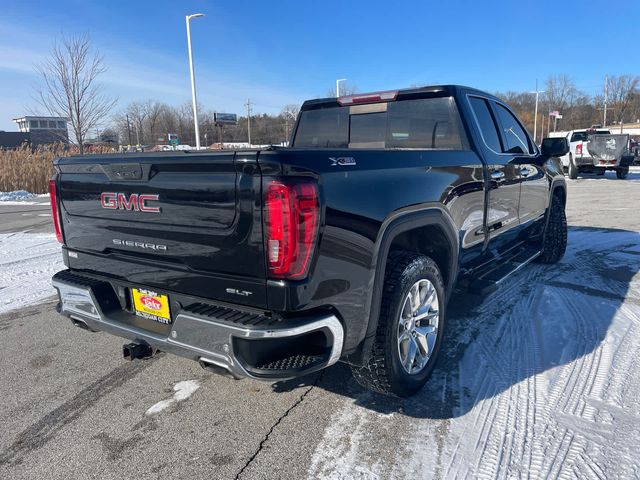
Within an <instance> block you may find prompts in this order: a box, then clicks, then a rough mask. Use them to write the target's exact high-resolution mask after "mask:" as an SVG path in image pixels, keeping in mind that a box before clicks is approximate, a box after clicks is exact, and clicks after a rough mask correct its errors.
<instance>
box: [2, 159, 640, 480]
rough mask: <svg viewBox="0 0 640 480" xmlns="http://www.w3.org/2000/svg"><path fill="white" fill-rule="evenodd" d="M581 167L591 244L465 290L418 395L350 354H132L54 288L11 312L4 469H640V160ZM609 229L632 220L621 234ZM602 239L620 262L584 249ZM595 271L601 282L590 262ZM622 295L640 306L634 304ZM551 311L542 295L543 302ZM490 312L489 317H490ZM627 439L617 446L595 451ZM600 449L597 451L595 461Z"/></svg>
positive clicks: (17, 220)
mask: <svg viewBox="0 0 640 480" xmlns="http://www.w3.org/2000/svg"><path fill="white" fill-rule="evenodd" d="M568 185H569V195H568V204H567V214H568V219H569V224H570V227H571V233H570V242H571V241H572V240H574V241H575V242H577V244H579V246H578V247H576V248H575V249H574V250H573V251H572V252H570V253H569V254H568V257H567V259H566V261H563V263H562V264H560V265H559V266H552V267H544V266H538V265H534V266H532V267H531V268H527V269H525V270H526V271H524V272H522V273H519V274H518V275H517V276H516V278H515V279H513V280H512V281H511V282H509V283H510V285H509V286H507V287H504V288H503V290H502V291H498V292H496V293H494V294H492V296H491V297H490V298H484V299H478V298H475V297H470V296H469V297H467V296H462V297H456V298H454V299H452V305H451V311H450V318H449V322H450V323H451V329H450V332H451V333H448V334H447V335H448V340H449V342H450V343H449V345H451V347H449V348H445V354H444V356H443V359H442V361H441V362H440V363H439V365H438V367H437V369H436V373H435V374H434V378H433V379H432V380H431V381H430V383H429V384H428V385H427V387H426V388H425V390H424V391H423V392H421V393H420V394H419V395H418V396H417V397H415V398H413V399H410V400H394V399H389V398H385V397H381V396H377V395H374V394H371V393H368V392H366V391H364V390H363V389H361V388H360V387H359V386H358V385H357V384H356V383H355V381H354V380H353V379H352V378H351V376H350V372H349V369H348V367H346V366H345V365H342V364H337V365H335V366H333V367H331V368H329V369H327V370H326V371H324V372H321V373H319V374H315V375H312V376H310V377H307V378H302V379H299V380H296V381H289V382H281V383H276V384H269V383H264V382H258V381H253V380H242V381H234V380H230V379H227V378H223V377H220V376H216V375H212V374H210V373H209V372H207V371H204V370H202V369H201V368H200V367H199V366H198V365H197V364H196V363H194V362H190V361H188V360H184V359H181V358H178V357H175V356H170V355H166V354H159V355H158V356H156V357H154V358H152V359H149V360H145V361H137V362H125V361H124V360H123V359H122V356H121V353H120V352H121V348H122V344H123V340H122V339H119V338H116V337H113V336H110V335H107V334H104V333H88V332H85V331H82V330H80V329H78V328H75V327H73V326H72V325H71V323H70V322H69V321H68V320H66V319H64V318H62V317H60V316H59V315H58V314H57V313H56V312H55V300H54V299H53V298H50V299H48V300H46V301H43V302H39V303H38V304H35V305H31V306H28V307H24V308H20V309H18V310H13V311H10V312H8V313H5V314H2V315H0V365H1V368H0V396H1V402H0V425H1V426H2V427H1V428H0V478H7V479H9V478H12V479H14V478H51V479H56V478H60V479H63V478H64V479H69V478H101V479H102V478H105V479H111V478H113V479H116V478H117V479H120V478H136V479H146V478H149V479H152V478H193V479H199V478H203V479H204V478H208V479H211V478H215V479H218V478H219V479H227V478H230V479H233V478H246V479H289V478H290V479H300V478H410V477H411V476H414V477H415V478H448V477H453V476H455V475H459V476H474V477H476V476H481V474H485V475H486V477H487V478H493V477H502V476H504V477H512V478H514V477H521V476H522V475H523V474H525V473H527V471H528V472H529V476H530V477H532V478H543V477H545V478H548V477H555V476H560V474H561V473H562V472H564V471H565V470H563V469H564V468H565V467H566V468H567V469H569V470H568V471H569V472H573V473H574V475H578V476H581V475H580V474H582V473H584V474H585V475H587V473H588V472H587V471H586V470H581V469H585V468H587V467H589V468H590V469H591V470H590V471H592V472H593V475H595V477H593V478H597V477H598V476H602V475H601V474H604V476H607V474H615V475H616V478H622V477H618V476H617V475H618V474H619V475H626V474H628V473H630V474H631V475H633V474H634V472H635V475H638V473H639V472H640V467H639V466H638V460H637V459H636V458H635V454H634V453H633V450H629V451H628V450H625V449H626V448H627V447H628V449H632V448H635V447H637V446H638V441H639V439H638V438H637V437H638V435H637V433H636V434H634V433H631V434H626V433H624V431H622V430H620V431H618V432H615V431H613V432H612V431H610V430H611V429H610V427H611V426H612V425H614V426H615V425H616V422H622V420H624V422H626V423H625V424H627V425H631V426H634V425H635V426H636V427H638V426H640V410H639V409H638V406H637V404H635V403H631V404H630V403H628V402H630V401H631V400H629V398H628V397H631V396H633V395H636V394H638V393H640V380H633V379H629V378H626V377H625V378H624V379H623V380H616V379H618V378H619V376H620V375H623V374H624V372H621V371H620V369H619V368H617V366H624V367H625V368H626V369H627V370H633V369H634V368H635V367H639V366H640V365H639V364H638V360H637V359H638V358H640V355H638V353H640V352H639V351H638V347H637V346H636V345H638V344H640V342H639V341H638V340H640V338H638V337H637V336H635V335H637V334H638V333H639V332H638V328H637V327H638V325H639V324H640V287H638V282H639V280H640V276H639V275H638V267H640V250H638V251H636V250H635V247H634V246H633V243H634V241H635V235H636V232H638V231H640V214H639V213H638V209H639V207H640V171H638V170H636V169H634V171H633V172H632V173H631V174H630V176H629V179H628V180H617V179H615V175H612V174H611V173H608V174H607V175H606V177H605V178H600V177H595V176H594V177H589V178H581V179H578V180H575V181H570V180H568ZM48 208H49V207H48V206H44V205H33V206H28V207H27V206H25V207H19V206H10V207H2V206H0V220H2V221H1V222H0V233H7V232H16V231H32V232H41V231H50V227H49V226H48V223H49V222H50V217H49V218H46V217H45V216H44V215H45V214H46V213H48V212H49V210H48ZM25 213H26V214H27V215H23V214H25ZM39 215H43V216H39ZM582 227H588V228H582ZM609 232H618V233H620V234H619V235H616V236H615V240H613V239H614V237H613V236H608V235H609ZM580 242H582V243H580ZM591 244H598V245H599V246H598V247H597V248H601V250H593V251H592V253H593V252H599V253H601V254H602V257H601V258H602V259H605V260H606V262H605V260H602V261H600V262H594V261H591V264H589V258H590V257H589V258H587V257H583V256H581V255H582V253H583V252H584V250H585V249H586V248H596V247H587V246H589V245H591ZM570 246H571V243H570ZM606 255H611V257H606ZM616 255H617V256H616ZM620 255H622V256H620ZM605 257H606V258H605ZM1 261H2V256H1V255H0V262H1ZM613 264H615V268H614V267H611V265H613ZM625 265H626V266H625ZM581 271H584V272H587V273H585V275H586V277H584V278H586V279H587V280H588V281H589V282H590V283H589V284H588V285H587V284H585V282H581V280H580V278H583V277H580V278H577V277H576V275H578V274H579V273H580V272H581ZM537 285H541V286H545V285H546V287H544V288H542V287H541V288H537V287H536V286H537ZM612 285H613V286H612ZM614 287H615V288H614ZM589 289H590V290H589ZM603 292H604V293H603ZM0 295H1V291H0ZM578 297H579V298H580V301H578V300H576V299H577V298H578ZM554 302H558V303H557V305H560V306H559V307H558V308H559V309H560V310H559V311H557V312H556V313H557V316H558V318H559V319H560V320H562V319H566V318H570V319H571V320H570V321H571V322H573V323H571V325H572V327H567V328H565V330H566V331H565V330H563V329H562V328H559V329H558V331H557V332H555V333H553V335H552V336H551V337H557V336H558V335H560V336H561V337H562V335H565V334H566V335H567V338H569V337H570V336H572V335H573V333H574V330H572V329H575V331H578V332H579V335H578V334H576V335H577V336H578V338H579V340H578V343H577V344H576V345H575V346H574V347H575V348H574V347H572V348H571V349H567V348H564V349H563V350H562V352H563V353H562V355H560V354H558V356H557V358H556V357H555V356H554V354H553V352H552V350H553V349H552V348H551V347H549V346H548V344H545V343H544V342H545V341H546V338H547V337H545V336H544V330H545V328H546V327H548V326H549V324H548V323H547V322H549V321H550V320H549V317H553V310H550V309H552V308H554V305H556V303H554ZM574 302H575V305H574ZM585 302H586V303H585ZM496 304H498V306H496ZM567 304H570V305H571V308H567V309H564V308H565V306H566V305H567ZM582 308H584V309H587V310H588V309H591V310H594V309H595V310H597V311H598V312H600V313H599V314H598V316H597V317H594V319H597V322H601V323H597V322H596V321H595V320H594V322H595V323H594V325H596V326H589V327H588V328H587V327H584V326H583V325H582V323H581V319H582V318H584V315H586V313H585V312H586V311H587V310H585V311H584V312H583V310H581V309H582ZM625 309H626V310H627V311H628V312H631V313H625V315H626V316H625V317H624V318H622V317H620V312H621V311H623V310H625ZM537 311H540V312H546V313H545V315H542V314H541V315H540V319H538V320H535V318H537V317H536V312H537ZM549 312H551V314H550V315H547V314H548V313H549ZM623 313H624V312H623ZM478 318H481V319H482V320H483V321H484V320H486V322H487V323H486V327H483V328H482V329H480V330H478V321H477V320H478ZM531 318H534V321H532V320H530V319H531ZM634 318H635V320H634ZM514 319H523V320H522V321H519V320H518V321H516V320H514ZM603 319H605V320H603ZM634 322H635V323H634ZM532 325H535V326H536V328H533V327H532ZM538 327H540V328H538ZM574 327H575V328H574ZM550 328H555V327H553V326H552V327H550ZM589 328H591V330H589ZM634 328H635V330H634ZM510 329H513V330H514V332H511V333H508V331H509V330H510ZM518 329H520V330H518ZM540 330H541V331H543V333H540ZM583 330H584V331H583ZM592 330H593V331H592ZM563 332H564V333H563ZM567 332H568V333H567ZM580 332H582V333H580ZM608 332H613V333H612V334H611V338H610V335H609V333H608ZM528 335H531V337H529V336H528ZM541 335H542V336H541ZM634 336H635V343H634V342H631V344H630V345H629V346H626V345H627V343H625V341H626V340H625V339H627V338H631V339H633V338H634ZM454 337H455V338H454ZM528 338H531V339H532V340H531V342H530V343H527V339H528ZM541 338H542V339H543V341H542V343H536V342H537V341H539V340H540V339H541ZM563 338H564V337H563ZM572 338H573V337H572ZM517 339H520V340H517ZM535 339H537V340H535ZM483 342H484V343H483ZM616 342H618V343H616ZM478 345H480V346H478ZM482 345H484V346H485V347H487V348H484V347H482ZM532 345H533V346H532ZM554 345H555V344H554ZM611 345H613V346H615V347H616V348H615V349H613V350H607V349H608V348H609V347H611ZM481 347H482V348H481ZM611 348H613V347H611ZM492 349H493V350H494V351H495V349H498V350H499V351H501V352H502V353H501V355H504V362H502V363H500V365H501V367H500V369H497V370H491V368H493V367H490V365H491V364H492V362H490V361H488V360H487V357H491V356H492V353H491V351H492ZM521 351H526V352H529V353H527V356H525V357H521V356H520V354H521ZM623 354H624V355H623ZM634 355H635V358H634ZM540 358H542V359H543V360H541V362H542V363H536V362H538V359H540ZM624 362H627V363H624ZM498 363H499V362H498ZM485 364H486V365H487V366H486V368H485V367H484V365H485ZM501 369H502V370H503V371H502V373H501V372H500V370H501ZM483 372H484V373H483ZM492 372H493V373H492ZM505 372H506V373H505ZM480 374H482V382H481V383H482V384H479V383H477V382H478V375H480ZM185 381H191V383H189V384H188V385H189V391H188V392H187V393H184V392H185V391H186V390H184V391H183V390H180V388H182V386H183V385H184V384H181V383H180V382H185ZM616 382H618V383H620V385H623V386H624V388H623V386H619V389H620V391H619V392H618V394H619V397H616V398H617V400H615V399H611V398H608V397H607V396H606V395H607V394H606V393H604V387H603V385H608V386H609V387H610V388H614V387H615V386H616V385H618V383H616ZM176 388H178V389H179V390H180V391H176ZM616 388H617V387H616ZM468 391H471V392H473V395H472V397H469V395H470V394H469V393H468ZM182 393H184V395H182ZM465 395H466V397H465ZM163 401H165V402H164V403H159V402H163ZM616 401H617V403H616ZM598 402H604V403H605V404H606V408H605V407H602V408H599V407H598V405H600V404H599V403H598ZM574 404H575V405H574ZM152 406H155V409H154V410H152V411H151V412H149V409H150V408H151V407H152ZM614 407H616V408H619V409H622V410H624V415H626V417H624V416H623V415H622V414H621V413H616V412H618V411H617V410H615V408H614ZM550 408H553V409H554V411H552V412H550V411H549V409H550ZM594 409H595V410H594ZM592 410H594V411H596V413H593V412H592ZM558 412H560V414H559V413H558ZM612 412H613V413H612ZM488 425H494V427H493V429H492V428H491V427H490V426H488ZM630 428H631V427H630ZM634 428H635V427H634ZM498 429H499V430H500V431H497V430H498ZM589 429H591V430H589ZM594 429H595V430H598V431H597V435H595V434H591V433H589V432H591V431H592V430H594ZM638 430H640V429H636V432H637V431H638ZM634 435H635V436H634ZM618 436H624V437H625V438H618ZM465 438H467V440H468V441H466V440H465ZM622 440H626V444H627V447H624V446H623V445H624V444H625V442H622ZM606 444H608V447H607V445H606ZM536 445H538V446H536ZM543 445H544V448H543ZM614 447H615V449H616V452H617V453H616V458H614V459H610V460H607V459H604V460H598V458H599V457H598V456H597V455H596V454H592V450H594V451H595V450H597V451H599V452H600V453H602V452H603V451H606V448H614ZM598 449H599V450H598ZM603 449H604V450H603ZM636 453H637V451H636ZM589 455H591V458H592V459H595V460H592V461H593V462H595V463H594V466H592V465H591V464H590V463H589V461H584V459H585V458H587V457H588V456H589ZM580 463H582V466H578V465H579V464H580ZM523 465H524V466H523ZM584 465H587V467H585V466H584ZM611 478H613V477H611Z"/></svg>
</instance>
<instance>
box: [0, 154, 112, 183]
mask: <svg viewBox="0 0 640 480" xmlns="http://www.w3.org/2000/svg"><path fill="white" fill-rule="evenodd" d="M95 150H103V149H95ZM104 151H105V152H106V151H111V149H108V150H107V149H104ZM75 153H77V150H75V149H73V148H71V149H67V150H65V149H64V148H63V147H62V146H61V145H58V146H55V145H47V146H46V147H39V148H37V149H36V150H35V151H32V150H31V148H20V149H18V150H2V149H0V192H12V191H14V190H26V191H28V192H32V193H48V192H49V179H50V178H51V176H52V175H53V160H54V159H56V158H58V157H66V156H68V155H73V154H75ZM92 153H93V152H92ZM95 153H103V152H102V151H96V152H95Z"/></svg>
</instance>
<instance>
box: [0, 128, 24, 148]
mask: <svg viewBox="0 0 640 480" xmlns="http://www.w3.org/2000/svg"><path fill="white" fill-rule="evenodd" d="M29 138H30V135H29V133H25V132H5V131H2V130H0V148H8V149H14V148H20V147H22V146H23V145H27V146H28V145H29V144H30V143H31V142H30V141H29Z"/></svg>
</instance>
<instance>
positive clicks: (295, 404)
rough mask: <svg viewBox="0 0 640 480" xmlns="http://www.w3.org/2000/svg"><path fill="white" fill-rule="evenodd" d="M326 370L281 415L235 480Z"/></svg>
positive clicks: (236, 478)
mask: <svg viewBox="0 0 640 480" xmlns="http://www.w3.org/2000/svg"><path fill="white" fill-rule="evenodd" d="M325 371H326V370H321V371H320V373H319V374H318V376H317V377H316V379H315V380H314V382H313V383H312V384H311V386H310V387H309V388H307V389H306V390H305V391H304V392H303V393H302V395H300V398H298V399H297V400H296V401H295V402H294V403H293V405H291V406H290V407H289V408H288V409H287V410H286V411H285V412H284V413H283V414H282V415H280V417H279V418H278V419H277V420H276V421H275V423H274V424H273V425H272V426H271V428H270V429H269V431H268V432H267V434H266V435H265V436H264V438H263V439H262V440H261V441H260V444H259V445H258V448H257V449H256V451H255V452H254V453H253V455H251V457H250V458H249V460H247V462H246V463H245V464H244V465H243V467H242V468H241V469H240V471H239V472H238V473H237V474H236V476H235V480H239V479H240V476H241V475H242V474H243V473H244V471H245V470H246V469H247V468H248V467H249V465H251V464H252V463H253V461H254V460H255V459H256V458H257V457H258V455H260V452H262V450H263V449H264V446H265V444H266V443H267V441H268V440H269V437H270V436H271V434H272V433H273V432H274V431H275V429H276V428H277V427H278V425H280V423H281V422H282V421H283V420H284V419H285V418H287V416H288V415H289V414H290V413H291V412H292V411H293V410H295V408H296V407H297V406H298V405H300V404H301V403H302V402H303V401H304V399H305V398H306V397H307V395H309V393H311V390H313V389H314V388H315V387H316V386H317V385H318V383H320V380H321V379H322V377H323V376H324V372H325Z"/></svg>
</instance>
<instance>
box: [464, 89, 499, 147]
mask: <svg viewBox="0 0 640 480" xmlns="http://www.w3.org/2000/svg"><path fill="white" fill-rule="evenodd" d="M470 101H471V108H473V112H474V113H475V114H476V118H477V119H478V124H479V125H478V126H479V127H480V132H481V133H482V138H484V141H485V143H486V144H487V146H488V147H489V148H490V149H491V150H493V151H494V152H501V151H502V145H501V144H500V138H499V137H498V130H497V128H496V124H495V122H494V121H493V115H492V114H491V111H490V110H489V104H488V103H487V101H486V100H484V99H482V98H478V97H471V98H470Z"/></svg>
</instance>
